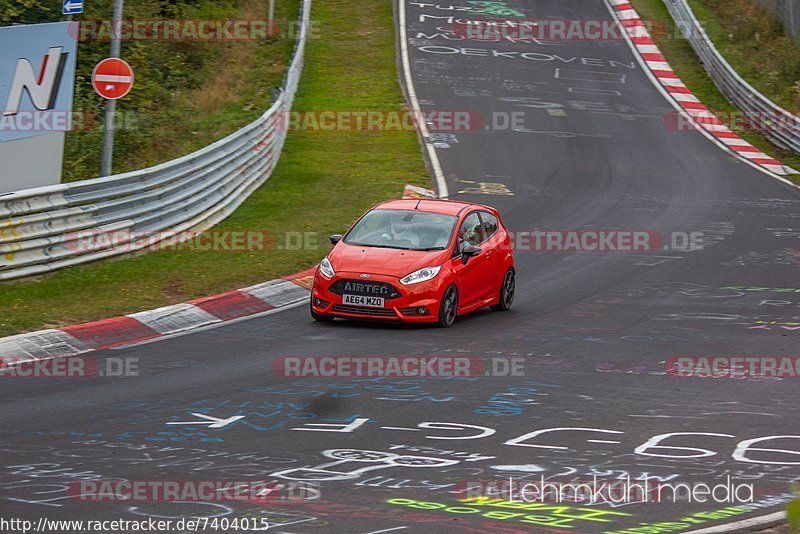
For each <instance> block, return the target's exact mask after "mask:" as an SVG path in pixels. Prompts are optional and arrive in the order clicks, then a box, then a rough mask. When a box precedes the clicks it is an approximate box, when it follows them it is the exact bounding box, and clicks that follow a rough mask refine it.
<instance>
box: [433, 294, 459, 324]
mask: <svg viewBox="0 0 800 534" xmlns="http://www.w3.org/2000/svg"><path fill="white" fill-rule="evenodd" d="M456 317H458V289H456V286H455V285H452V284H451V285H450V286H449V287H448V288H447V289H446V290H445V292H444V295H442V301H441V302H440V303H439V320H438V321H437V322H436V324H437V326H439V328H450V327H451V326H453V323H455V322H456Z"/></svg>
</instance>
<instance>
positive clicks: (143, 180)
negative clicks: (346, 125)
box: [0, 0, 311, 280]
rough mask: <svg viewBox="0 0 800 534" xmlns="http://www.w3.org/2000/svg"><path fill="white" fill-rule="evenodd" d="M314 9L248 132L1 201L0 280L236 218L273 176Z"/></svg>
mask: <svg viewBox="0 0 800 534" xmlns="http://www.w3.org/2000/svg"><path fill="white" fill-rule="evenodd" d="M310 11H311V0H303V4H302V13H301V18H300V20H301V24H300V33H299V36H298V38H297V41H296V44H295V50H294V54H293V56H292V61H291V63H290V65H289V68H288V70H287V73H286V76H285V77H284V81H283V84H282V87H281V92H280V95H279V97H278V98H277V99H276V101H275V102H274V103H273V104H272V106H270V108H269V109H268V110H267V111H266V112H265V113H264V114H263V115H261V117H259V118H258V119H256V120H255V121H253V122H252V123H250V124H248V125H247V126H245V127H244V128H242V129H241V130H238V131H236V132H234V133H232V134H231V135H229V136H227V137H225V138H224V139H221V140H219V141H217V142H215V143H213V144H211V145H209V146H207V147H205V148H203V149H201V150H198V151H197V152H194V153H192V154H189V155H187V156H184V157H181V158H178V159H175V160H172V161H168V162H166V163H162V164H160V165H156V166H155V167H150V168H147V169H142V170H138V171H133V172H128V173H124V174H117V175H113V176H107V177H103V178H95V179H92V180H83V181H80V182H73V183H67V184H60V185H54V186H48V187H40V188H36V189H26V190H23V191H16V192H12V193H7V194H4V195H0V280H10V279H14V278H21V277H25V276H32V275H37V274H42V273H47V272H51V271H54V270H57V269H61V268H64V267H68V266H70V265H77V264H80V263H86V262H90V261H95V260H99V259H103V258H108V257H111V256H116V255H120V254H126V253H130V252H135V251H137V250H143V249H146V248H148V247H152V246H154V245H155V244H157V243H158V242H160V241H163V240H164V239H170V238H171V237H170V236H172V239H175V238H178V239H180V237H181V236H182V235H187V232H199V231H204V230H206V229H208V228H210V227H212V226H214V225H215V224H217V223H218V222H220V221H222V220H223V219H225V218H226V217H227V216H228V215H230V214H231V213H232V212H233V211H234V210H235V209H236V208H237V207H238V206H239V205H240V204H241V203H242V202H243V201H244V200H245V199H246V198H247V197H248V196H249V195H250V194H251V193H252V192H253V191H254V190H255V189H257V188H258V187H259V186H260V185H261V184H263V183H264V181H266V180H267V178H269V176H270V175H271V174H272V170H273V168H274V167H275V164H276V163H277V161H278V158H279V156H280V153H281V149H282V148H283V143H284V141H285V139H286V128H285V127H284V122H285V117H286V115H287V114H288V112H289V111H290V110H291V107H292V103H293V101H294V95H295V93H296V91H297V85H298V82H299V80H300V74H301V72H302V69H303V60H304V53H305V43H306V40H307V35H308V25H309V14H310ZM87 236H95V237H96V238H94V239H87ZM104 236H105V237H106V238H103V237H104ZM110 236H113V239H111V237H110Z"/></svg>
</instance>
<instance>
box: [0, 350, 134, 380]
mask: <svg viewBox="0 0 800 534" xmlns="http://www.w3.org/2000/svg"><path fill="white" fill-rule="evenodd" d="M96 376H99V377H135V376H139V358H135V357H130V356H126V357H109V358H103V359H100V360H98V359H96V358H91V357H89V356H68V357H64V358H49V359H33V360H32V359H31V358H30V357H24V356H19V357H14V356H3V358H2V360H0V379H3V378H91V377H96Z"/></svg>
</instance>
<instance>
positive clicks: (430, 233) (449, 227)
mask: <svg viewBox="0 0 800 534" xmlns="http://www.w3.org/2000/svg"><path fill="white" fill-rule="evenodd" d="M457 220H458V219H457V217H454V216H452V215H442V214H441V213H431V212H428V211H417V210H388V209H376V210H372V211H370V212H369V213H367V214H366V215H364V216H363V217H362V218H361V220H360V221H358V222H357V223H356V225H355V226H353V228H351V229H350V231H349V232H347V235H346V236H345V237H344V242H345V243H347V244H348V245H360V246H367V247H383V248H398V249H404V250H444V249H445V248H447V245H448V243H449V242H450V236H451V235H452V234H453V227H454V226H455V224H456V221H457Z"/></svg>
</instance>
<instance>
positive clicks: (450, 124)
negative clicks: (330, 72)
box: [277, 109, 525, 133]
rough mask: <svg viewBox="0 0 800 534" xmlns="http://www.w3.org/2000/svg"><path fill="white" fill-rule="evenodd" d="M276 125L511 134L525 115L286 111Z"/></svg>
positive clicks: (322, 129) (334, 129)
mask: <svg viewBox="0 0 800 534" xmlns="http://www.w3.org/2000/svg"><path fill="white" fill-rule="evenodd" d="M277 124H278V128H284V129H285V130H287V131H303V132H353V131H383V132H413V131H416V130H417V129H418V128H419V126H420V125H421V124H425V126H426V127H427V129H428V131H430V132H436V133H443V132H478V131H481V132H484V131H513V130H521V129H524V128H525V112H524V111H492V112H489V113H484V112H482V111H478V110H471V109H438V110H437V109H432V110H423V111H413V110H402V111H397V110H389V111H381V110H322V111H289V112H288V113H286V114H285V115H284V116H283V117H282V120H279V121H278V122H277Z"/></svg>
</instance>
